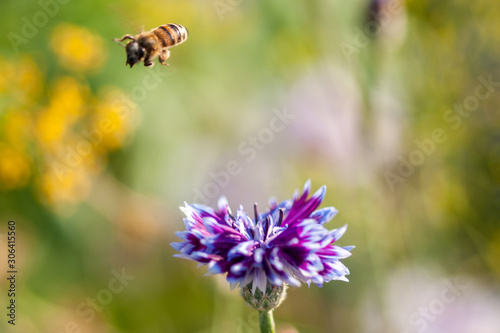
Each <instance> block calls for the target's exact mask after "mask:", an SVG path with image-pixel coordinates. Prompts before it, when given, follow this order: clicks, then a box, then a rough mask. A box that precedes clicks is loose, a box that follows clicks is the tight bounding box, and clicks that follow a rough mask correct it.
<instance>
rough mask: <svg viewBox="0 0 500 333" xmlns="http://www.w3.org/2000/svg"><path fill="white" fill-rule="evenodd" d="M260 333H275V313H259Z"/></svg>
mask: <svg viewBox="0 0 500 333" xmlns="http://www.w3.org/2000/svg"><path fill="white" fill-rule="evenodd" d="M259 323H260V333H275V328H274V318H273V311H272V310H269V311H259Z"/></svg>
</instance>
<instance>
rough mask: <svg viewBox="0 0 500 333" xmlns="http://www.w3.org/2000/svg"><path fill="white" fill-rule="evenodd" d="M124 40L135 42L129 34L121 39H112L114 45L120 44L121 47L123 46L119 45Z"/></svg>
mask: <svg viewBox="0 0 500 333" xmlns="http://www.w3.org/2000/svg"><path fill="white" fill-rule="evenodd" d="M125 39H131V40H135V38H134V36H132V35H130V34H127V35H125V36H123V37H122V38H115V39H113V41H114V42H115V43H117V44H120V45H121V46H123V44H121V42H123V41H124V40H125Z"/></svg>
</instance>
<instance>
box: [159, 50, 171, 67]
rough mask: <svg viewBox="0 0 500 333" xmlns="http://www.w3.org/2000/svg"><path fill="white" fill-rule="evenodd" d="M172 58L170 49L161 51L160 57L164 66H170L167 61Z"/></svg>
mask: <svg viewBox="0 0 500 333" xmlns="http://www.w3.org/2000/svg"><path fill="white" fill-rule="evenodd" d="M169 57H170V51H169V50H168V49H163V50H161V53H160V56H159V59H160V63H161V64H162V65H164V66H165V65H166V66H170V65H169V64H167V63H166V62H165V61H167V59H168V58H169Z"/></svg>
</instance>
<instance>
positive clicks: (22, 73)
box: [15, 56, 43, 104]
mask: <svg viewBox="0 0 500 333" xmlns="http://www.w3.org/2000/svg"><path fill="white" fill-rule="evenodd" d="M16 67H17V68H16V73H15V76H16V78H17V85H16V89H17V91H19V92H21V93H22V94H23V97H24V100H23V101H22V102H24V103H25V104H28V103H29V104H31V103H32V102H34V101H36V100H37V98H38V97H39V96H40V93H41V91H42V86H43V85H42V79H43V77H42V73H41V72H40V69H39V68H38V66H37V65H36V63H35V61H34V60H33V58H32V57H30V56H24V57H22V58H21V60H20V61H19V63H18V64H17V66H16Z"/></svg>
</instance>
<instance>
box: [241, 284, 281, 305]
mask: <svg viewBox="0 0 500 333" xmlns="http://www.w3.org/2000/svg"><path fill="white" fill-rule="evenodd" d="M286 289H287V285H286V284H283V285H281V286H275V285H273V284H271V283H267V286H266V292H265V293H263V292H262V291H261V290H260V289H259V288H257V289H256V290H255V293H252V284H251V283H249V284H248V285H246V286H245V287H243V288H241V296H242V297H243V299H244V300H245V302H246V303H247V304H248V305H250V306H251V307H252V308H254V309H256V310H259V311H270V310H274V309H275V308H277V307H278V306H280V304H281V302H283V301H284V300H285V298H286Z"/></svg>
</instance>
